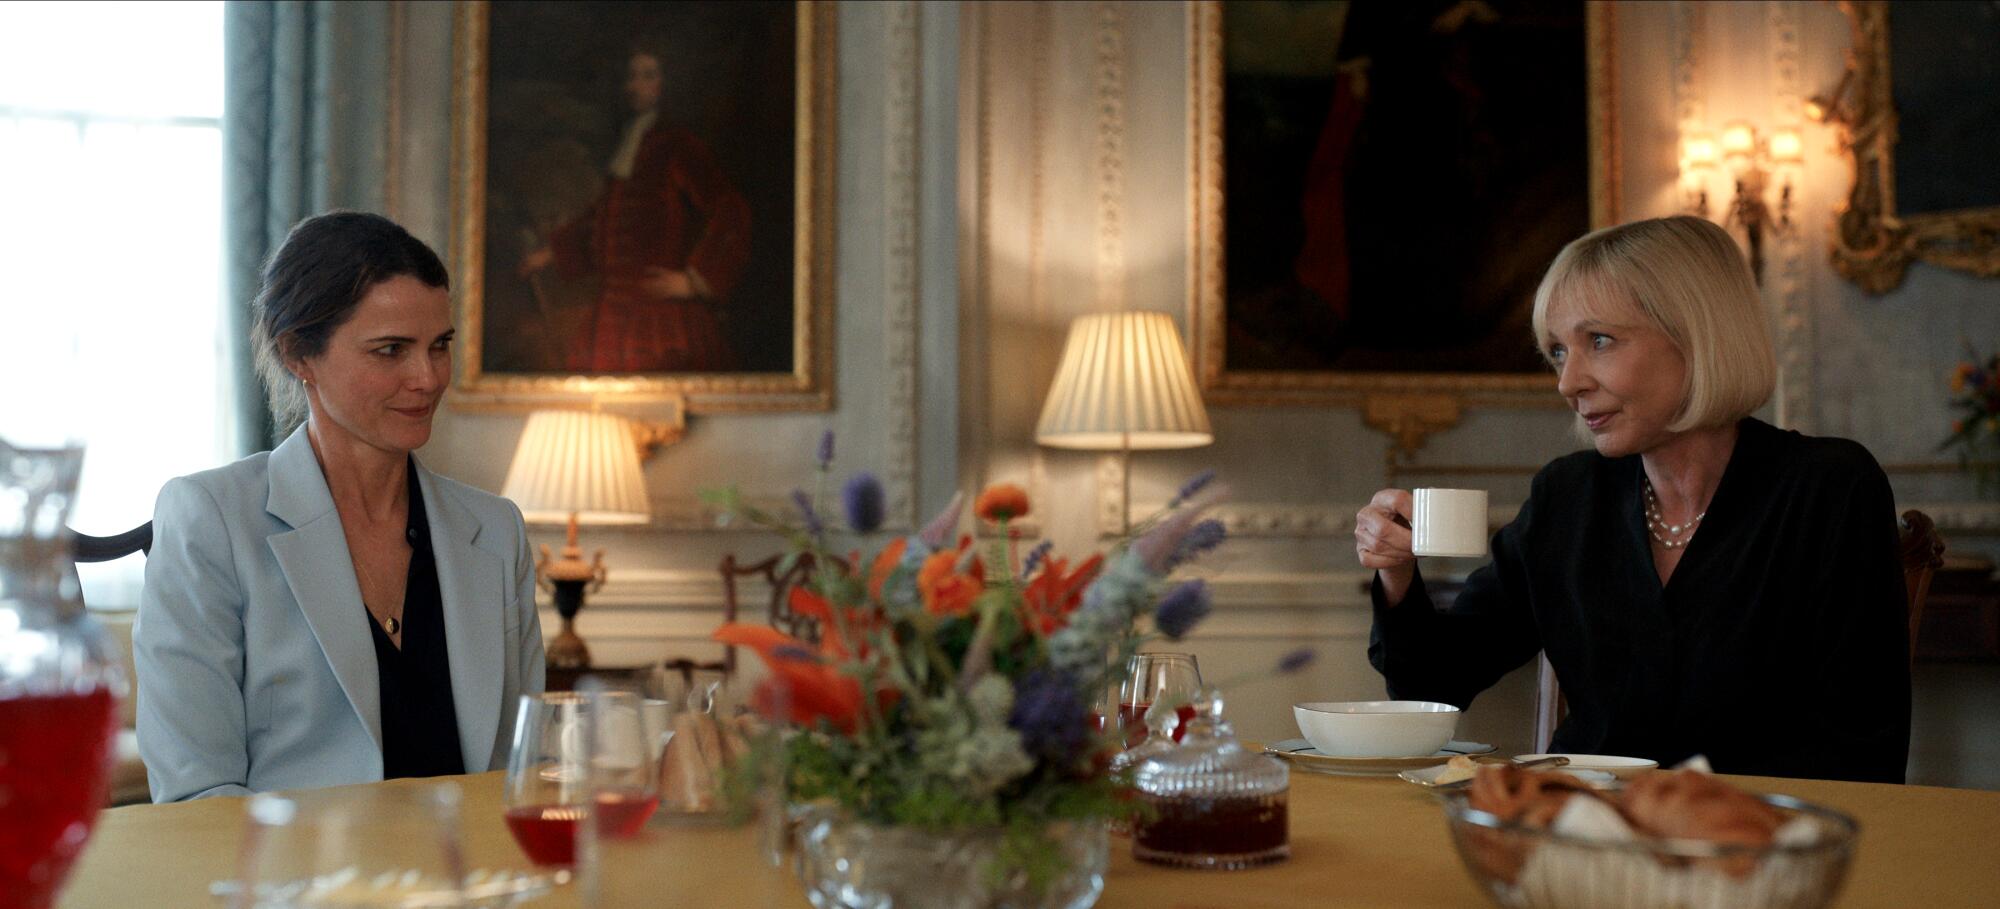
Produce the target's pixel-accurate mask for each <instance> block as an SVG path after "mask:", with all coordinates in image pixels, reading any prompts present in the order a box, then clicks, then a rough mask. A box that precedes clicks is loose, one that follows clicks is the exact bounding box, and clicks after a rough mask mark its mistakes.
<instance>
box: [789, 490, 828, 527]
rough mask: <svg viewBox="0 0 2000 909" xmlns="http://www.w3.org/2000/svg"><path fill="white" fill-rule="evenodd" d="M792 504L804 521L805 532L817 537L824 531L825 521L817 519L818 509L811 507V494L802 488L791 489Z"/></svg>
mask: <svg viewBox="0 0 2000 909" xmlns="http://www.w3.org/2000/svg"><path fill="white" fill-rule="evenodd" d="M792 505H794V506H795V507H797V508H798V510H799V517H800V518H802V519H804V520H805V522H806V532H807V533H809V534H812V535H813V536H815V537H817V536H819V535H821V534H824V533H826V522H824V521H821V520H820V519H819V510H818V509H816V508H814V507H813V500H812V496H809V495H806V491H805V490H803V489H794V490H792Z"/></svg>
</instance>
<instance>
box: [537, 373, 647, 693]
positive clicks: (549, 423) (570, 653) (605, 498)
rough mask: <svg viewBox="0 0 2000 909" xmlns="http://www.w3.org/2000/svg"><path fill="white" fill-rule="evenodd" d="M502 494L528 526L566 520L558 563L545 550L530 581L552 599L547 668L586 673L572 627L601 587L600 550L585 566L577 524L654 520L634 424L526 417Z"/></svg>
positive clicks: (544, 414)
mask: <svg viewBox="0 0 2000 909" xmlns="http://www.w3.org/2000/svg"><path fill="white" fill-rule="evenodd" d="M501 495H504V496H506V497H507V498H509V499H513V500H514V503H515V504H516V505H519V506H521V516H522V517H523V518H525V519H526V520H528V521H531V522H535V523H542V524H553V523H559V522H564V521H567V522H568V524H569V536H568V538H567V540H566V542H565V543H564V544H563V551H562V558H561V559H559V560H554V561H551V560H550V558H549V547H547V546H543V547H541V558H539V559H536V560H535V580H536V582H537V583H539V584H540V585H541V586H542V588H543V589H545V590H547V591H549V593H550V595H551V596H552V597H553V598H554V599H555V606H556V613H557V614H558V615H561V616H562V633H561V634H558V635H556V638H555V640H554V641H551V642H550V643H549V646H548V661H549V665H551V666H555V667H559V668H564V669H583V668H588V667H589V666H590V648H588V647H585V646H584V644H583V639H582V638H580V637H577V635H576V629H575V627H574V622H575V620H576V614H577V612H578V611H579V610H581V609H583V595H584V591H585V588H586V586H587V587H588V588H589V590H590V591H591V592H596V590H597V589H598V588H600V587H602V586H604V576H605V570H604V550H602V549H599V550H598V551H597V554H596V556H594V557H593V558H592V559H591V560H590V561H589V562H585V561H584V560H583V550H582V549H580V548H579V547H578V546H577V542H576V535H577V527H578V525H581V524H644V523H646V522H647V521H648V520H651V518H652V509H651V507H650V506H648V505H647V504H646V480H645V477H644V475H642V474H641V473H640V472H639V444H638V441H637V439H636V438H635V437H634V435H633V432H632V426H631V424H630V423H629V422H628V421H627V420H626V419H625V418H623V417H619V416H614V415H612V414H607V413H595V412H586V411H574V410H544V411H537V412H535V413H533V414H530V415H529V416H528V425H527V428H525V429H524V430H522V432H521V444H520V446H519V447H518V448H516V449H515V451H514V463H513V465H512V466H510V467H508V468H507V482H506V483H505V484H504V485H503V486H502V487H501Z"/></svg>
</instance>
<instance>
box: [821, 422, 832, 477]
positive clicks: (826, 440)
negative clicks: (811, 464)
mask: <svg viewBox="0 0 2000 909" xmlns="http://www.w3.org/2000/svg"><path fill="white" fill-rule="evenodd" d="M817 460H818V461H819V469H821V470H825V469H827V467H828V466H830V465H832V464H833V430H831V429H829V430H827V431H825V432H823V433H820V436H819V453H818V458H817Z"/></svg>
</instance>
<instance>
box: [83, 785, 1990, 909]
mask: <svg viewBox="0 0 2000 909" xmlns="http://www.w3.org/2000/svg"><path fill="white" fill-rule="evenodd" d="M452 779H455V780H456V782H457V783H458V784H459V786H460V787H461V788H462V792H463V801H462V818H463V820H462V828H463V829H462V837H463V841H464V842H463V850H464V855H465V858H466V861H467V863H468V866H469V867H473V868H480V869H488V870H496V869H522V868H527V867H529V866H528V865H527V863H526V861H525V859H524V858H523V856H522V854H521V851H520V849H519V847H518V846H516V845H515V843H514V840H513V838H512V837H511V836H510V835H509V833H508V831H507V828H506V825H505V824H504V823H503V821H502V819H501V816H502V809H503V806H502V799H501V782H502V781H501V774H498V773H484V774H475V775H471V776H464V777H455V778H452ZM1725 779H1728V780H1730V781H1731V782H1733V783H1734V784H1736V785H1737V786H1739V787H1742V788H1744V789H1747V790H1750V791H1753V792H1768V793H1782V794H1786V795H1791V796H1795V797H1798V798H1802V799H1806V800H1808V801H1812V802H1818V803H1820V804H1823V805H1827V806H1830V807H1833V808H1837V809H1839V810H1841V811H1844V812H1846V813H1848V814H1850V815H1852V816H1853V817H1854V818H1856V819H1857V820H1858V821H1859V822H1860V825H1861V839H1860V845H1859V847H1858V851H1857V854H1856V856H1855V860H1854V863H1853V865H1852V867H1851V870H1850V871H1849V873H1848V877H1847V883H1846V887H1845V888H1844V889H1843V890H1842V892H1841V895H1840V897H1839V899H1838V901H1837V902H1836V903H1835V905H1836V906H1840V907H1851V909H1861V907H1883V909H1891V907H1893V909H1906V907H1924V909H1940V907H1956V906H1965V907H1993V906H2000V792H1985V791H1974V790H1962V789H1940V788H1933V787H1928V786H1891V785H1881V784H1870V783H1841V782H1828V781H1821V780H1792V779H1773V778H1763V777H1725ZM419 784H420V781H409V780H396V781H391V782H385V783H371V784H365V785H367V786H375V787H407V786H412V785H419ZM351 788H355V789H360V788H362V787H351ZM244 824H245V818H244V800H243V799H239V798H215V799H206V800H202V801H197V802H189V803H183V804H173V805H134V806H129V807H123V808H113V809H110V810H108V811H105V812H104V813H103V814H102V815H101V816H100V817H99V819H98V823H97V829H96V832H95V833H94V835H93V836H92V838H91V841H90V843H89V846H88V847H87V848H86V850H85V852H84V855H83V857H82V859H81V860H80V862H79V863H78V865H77V866H76V868H75V869H74V871H73V874H72V877H71V880H70V882H69V885H68V886H67V888H66V889H65V890H64V891H63V894H62V896H61V898H60V901H59V903H58V905H60V906H62V907H65V909H100V907H102V909H131V907H188V909H193V907H206V906H216V905H219V903H218V902H217V901H216V899H215V898H214V897H212V896H211V895H210V884H211V882H214V881H219V880H227V879H231V878H232V877H233V876H234V874H235V870H234V869H235V863H236V861H237V855H238V850H239V844H240V843H241V840H242V836H243V830H244ZM757 843H758V833H757V827H756V825H754V824H752V825H746V826H738V827H703V826H692V825H684V824H682V825H675V824H659V823H656V824H654V825H650V826H648V827H647V828H645V829H644V830H643V831H642V833H641V835H640V836H639V837H638V838H636V839H634V840H628V841H623V842H619V843H616V844H609V845H607V848H606V852H605V862H604V864H605V866H606V868H607V875H608V877H607V879H606V885H605V888H604V889H603V890H602V891H601V896H600V898H599V899H598V900H597V905H599V906H604V907H625V906H633V907H649V906H671V907H676V909H700V907H766V906H771V907H776V906H783V907H798V906H805V905H807V903H806V899H805V895H804V891H803V890H802V889H801V888H800V886H799V884H798V882H797V881H796V880H795V879H794V877H793V876H792V873H791V872H790V871H789V870H788V869H785V868H775V867H772V866H771V864H769V863H767V862H766V861H765V860H764V859H763V858H762V850H760V849H759V847H758V845H757ZM1291 843H1292V856H1291V858H1290V859H1289V860H1287V861H1284V862H1281V863H1278V864H1276V865H1272V866H1267V867H1264V868H1258V869H1253V870H1247V871H1187V870H1175V869H1167V868H1161V867H1157V866H1152V865H1147V864H1143V863H1140V862H1137V861H1135V860H1133V858H1132V855H1131V845H1130V841H1129V840H1126V839H1122V838H1118V837H1114V838H1113V839H1112V858H1111V865H1110V869H1109V871H1108V873H1107V875H1106V879H1105V888H1104V896H1103V898H1102V899H1101V900H1100V901H1099V903H1098V905H1100V906H1104V907H1122V906H1131V907H1144V909H1211V907H1213V909H1222V907H1252V909H1257V907H1273V909H1275V907H1290V906H1328V905H1341V906H1368V907H1384V909H1390V907H1410V909H1418V907H1447V906H1449V907H1467V906H1479V905H1484V904H1487V899H1486V897H1485V895H1484V894H1483V893H1482V892H1481V891H1480V889H1479V887H1478V885H1477V884H1476V883H1475V882H1474V881H1473V879H1472V877H1471V876H1470V875H1469V874H1467V872H1466V870H1465V867H1464V866H1463V865H1462V864H1461V862H1460V859H1459V856H1458V854H1457V852H1456V851H1455V850H1454V848H1453V847H1452V843H1451V838H1450V834H1449V832H1448V831H1447V829H1446V827H1445V818H1444V813H1443V811H1442V810H1441V808H1440V807H1439V804H1438V802H1437V800H1436V798H1435V797H1434V796H1433V795H1432V794H1431V793H1430V792H1428V791H1426V790H1424V789H1422V788H1419V787H1417V786H1415V785H1412V784H1409V783H1406V782H1403V781H1402V780H1399V779H1396V778H1394V777H1387V778H1379V777H1378V778H1363V777H1333V776H1324V775H1320V774H1316V773H1309V772H1302V771H1299V770H1297V769H1295V770H1294V771H1293V774H1292V791H1291ZM580 890H581V888H580V887H579V886H578V885H576V884H574V883H572V884H567V885H564V886H560V887H557V888H555V889H554V890H553V891H552V892H551V893H549V894H548V895H546V896H544V897H542V898H540V899H537V900H535V901H534V902H532V903H530V904H529V905H531V906H535V907H543V906H546V907H549V909H567V907H576V906H585V905H587V904H588V903H587V901H586V900H584V899H583V896H582V894H581V892H580Z"/></svg>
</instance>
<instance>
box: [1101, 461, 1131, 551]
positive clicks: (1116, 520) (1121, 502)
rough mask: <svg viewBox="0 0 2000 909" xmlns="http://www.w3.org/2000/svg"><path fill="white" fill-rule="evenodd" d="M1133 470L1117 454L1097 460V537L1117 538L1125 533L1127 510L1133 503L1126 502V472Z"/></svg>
mask: <svg viewBox="0 0 2000 909" xmlns="http://www.w3.org/2000/svg"><path fill="white" fill-rule="evenodd" d="M1130 469H1131V465H1130V463H1129V462H1128V461H1127V459H1126V458H1125V457H1123V456H1122V455H1117V454H1106V455H1099V456H1098V458H1097V535H1098V536H1100V537H1115V536H1119V535H1122V534H1123V533H1125V517H1126V515H1127V514H1129V512H1127V511H1126V510H1125V509H1126V508H1127V506H1129V505H1130V504H1131V503H1129V502H1127V501H1126V500H1125V472H1126V471H1127V470H1130Z"/></svg>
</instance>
